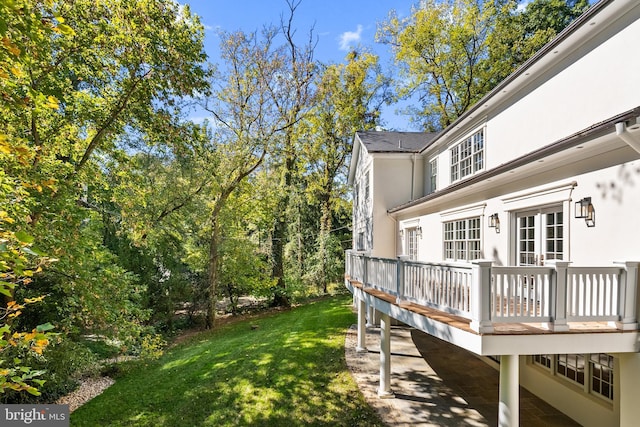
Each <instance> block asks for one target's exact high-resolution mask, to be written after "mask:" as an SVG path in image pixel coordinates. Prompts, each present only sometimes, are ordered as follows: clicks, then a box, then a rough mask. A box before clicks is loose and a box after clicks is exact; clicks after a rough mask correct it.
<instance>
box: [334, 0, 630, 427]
mask: <svg viewBox="0 0 640 427" xmlns="http://www.w3.org/2000/svg"><path fill="white" fill-rule="evenodd" d="M639 46H640V1H637V0H601V1H600V2H598V3H596V4H594V5H593V6H591V8H590V9H589V10H588V11H587V12H586V13H585V14H584V15H582V16H581V17H580V18H578V19H577V20H576V21H575V22H574V23H572V24H571V25H570V26H569V27H568V28H567V29H565V30H564V31H563V32H562V33H561V34H559V35H558V36H557V37H556V38H555V39H554V40H553V41H552V42H551V43H549V44H548V45H547V46H545V47H544V48H543V49H542V50H541V51H540V52H538V53H537V54H536V55H535V56H534V57H532V58H531V59H530V60H529V61H527V62H526V63H525V64H524V65H523V66H522V67H520V68H519V69H518V70H517V71H516V72H514V73H513V74H512V75H510V76H509V77H508V78H507V79H505V80H504V81H503V82H501V83H500V84H499V85H498V86H497V87H496V88H495V89H494V90H493V91H491V92H490V93H489V94H487V95H486V96H485V97H484V98H483V99H481V100H480V101H479V102H478V103H477V104H476V105H475V106H474V107H472V108H471V109H470V110H469V111H467V112H466V113H465V114H464V115H463V116H462V117H460V118H459V119H458V120H457V121H456V122H455V123H453V124H452V125H451V126H449V127H448V128H446V129H445V130H444V131H442V132H441V133H438V134H437V135H434V134H424V133H407V132H359V133H357V134H356V136H355V138H354V149H353V157H352V162H351V170H350V175H349V181H350V183H351V184H352V185H353V188H354V213H353V215H354V218H353V248H354V249H353V250H351V251H348V253H347V262H346V275H345V277H346V279H345V284H346V286H347V287H348V288H349V289H350V290H351V291H352V292H353V293H354V298H355V300H356V301H357V303H358V326H359V341H358V343H359V344H358V345H359V346H360V347H364V339H363V336H364V324H365V320H366V317H367V316H369V317H371V316H372V315H373V312H374V310H375V312H377V314H378V315H379V316H380V319H381V328H382V333H381V340H382V342H381V349H382V351H381V372H380V382H381V383H380V389H379V391H380V395H381V396H386V395H389V394H390V393H391V389H390V378H389V360H390V358H389V321H390V318H394V319H397V320H399V321H402V322H404V323H407V324H409V325H412V326H414V327H417V328H419V329H421V330H423V331H425V332H427V333H430V334H432V335H434V336H436V337H438V338H441V339H444V340H446V341H448V342H451V343H453V344H455V345H458V346H460V347H463V348H465V349H467V350H470V351H472V352H474V353H476V354H478V355H480V356H493V357H498V356H499V358H500V415H499V416H500V424H501V425H518V422H519V420H518V409H519V407H518V392H517V390H518V386H519V385H521V386H523V387H525V388H527V389H528V390H530V391H531V392H533V393H534V394H536V395H538V396H539V397H541V398H542V399H544V400H545V401H547V402H548V403H550V404H551V405H553V406H555V407H556V408H557V409H559V410H561V411H562V412H564V413H565V414H567V415H568V416H569V417H571V418H573V419H574V420H576V421H577V422H578V423H580V424H582V425H585V426H616V425H620V426H632V425H633V426H635V425H637V424H638V420H640V405H638V404H637V402H638V400H639V399H640V354H639V353H638V351H639V350H640V344H639V339H640V335H639V334H638V323H637V319H638V316H639V312H638V311H639V307H640V305H639V304H638V296H639V295H638V289H637V288H638V265H639V262H640V230H639V227H640V221H639V218H640V53H638V49H639Z"/></svg>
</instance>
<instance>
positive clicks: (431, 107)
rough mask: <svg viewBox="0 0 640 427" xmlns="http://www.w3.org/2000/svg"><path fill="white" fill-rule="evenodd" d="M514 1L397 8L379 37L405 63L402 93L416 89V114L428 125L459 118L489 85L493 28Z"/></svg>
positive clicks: (451, 0) (453, 0)
mask: <svg viewBox="0 0 640 427" xmlns="http://www.w3.org/2000/svg"><path fill="white" fill-rule="evenodd" d="M512 5H513V2H509V1H498V2H496V1H494V0H483V1H480V0H445V1H436V0H426V1H424V2H422V3H421V6H420V7H418V8H414V9H413V11H412V14H411V16H410V17H408V18H405V19H400V18H398V17H397V15H395V13H394V12H392V13H391V14H390V15H389V18H388V20H387V21H386V22H385V23H383V24H382V25H381V26H380V27H379V28H378V33H377V39H378V41H381V42H383V43H386V44H389V45H391V47H392V50H393V53H394V55H395V59H396V62H397V63H398V64H399V65H400V79H399V81H400V82H401V83H400V84H399V87H398V93H399V96H400V97H408V96H411V95H416V96H417V97H418V99H419V102H420V109H416V110H415V112H414V120H416V121H418V122H420V123H422V125H423V127H424V128H425V130H434V129H441V128H443V127H446V126H448V125H449V124H451V123H453V121H454V120H455V119H456V118H457V117H459V116H460V115H461V114H462V113H463V112H464V111H466V109H467V108H469V107H470V106H471V105H473V103H475V102H476V101H477V100H478V99H479V98H480V97H481V96H482V94H484V93H486V92H487V91H488V90H489V88H488V87H487V82H489V81H491V80H492V79H491V75H490V73H491V71H492V68H491V67H490V66H489V64H488V61H489V55H488V49H489V40H490V37H489V36H490V34H491V32H492V30H493V28H494V27H495V24H496V22H497V21H499V20H500V18H501V17H502V16H504V15H507V14H508V13H509V10H510V6H512Z"/></svg>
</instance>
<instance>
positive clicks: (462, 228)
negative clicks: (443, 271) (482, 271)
mask: <svg viewBox="0 0 640 427" xmlns="http://www.w3.org/2000/svg"><path fill="white" fill-rule="evenodd" d="M480 257H481V245H480V217H476V218H467V219H461V220H456V221H448V222H445V223H444V258H445V259H453V260H464V261H471V260H474V259H479V258H480Z"/></svg>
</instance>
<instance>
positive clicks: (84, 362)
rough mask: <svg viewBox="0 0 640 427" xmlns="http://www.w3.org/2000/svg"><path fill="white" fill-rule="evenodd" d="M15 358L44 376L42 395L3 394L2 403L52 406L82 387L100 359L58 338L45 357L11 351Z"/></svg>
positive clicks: (64, 339)
mask: <svg viewBox="0 0 640 427" xmlns="http://www.w3.org/2000/svg"><path fill="white" fill-rule="evenodd" d="M11 353H13V355H12V356H13V357H18V356H20V357H21V361H22V363H23V364H26V365H28V366H31V367H32V368H31V369H33V370H37V372H39V373H40V376H39V378H40V379H41V380H42V383H41V384H40V387H39V392H40V393H41V394H38V395H34V396H31V395H25V394H24V393H18V392H15V391H14V392H7V393H5V394H4V395H0V401H1V402H2V403H27V402H28V403H38V402H42V403H51V402H54V401H55V400H56V399H58V398H59V397H61V396H64V395H65V394H67V393H69V392H70V391H72V390H73V389H75V388H76V387H77V385H78V381H79V380H80V378H81V377H82V376H83V375H90V374H91V373H95V371H96V370H97V358H96V356H95V355H94V354H93V353H92V352H91V350H89V349H88V348H87V347H85V346H83V345H82V344H79V343H75V342H73V341H71V340H69V339H66V338H61V337H57V338H56V339H54V340H53V343H52V344H51V345H50V346H49V347H48V348H47V351H46V354H45V355H38V354H34V353H26V354H25V353H24V352H21V351H15V350H14V351H10V352H9V354H8V355H11Z"/></svg>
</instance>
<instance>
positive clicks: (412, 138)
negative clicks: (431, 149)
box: [356, 131, 436, 153]
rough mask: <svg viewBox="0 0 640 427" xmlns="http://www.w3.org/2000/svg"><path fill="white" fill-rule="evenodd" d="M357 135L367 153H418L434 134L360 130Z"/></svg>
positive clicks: (431, 139)
mask: <svg viewBox="0 0 640 427" xmlns="http://www.w3.org/2000/svg"><path fill="white" fill-rule="evenodd" d="M356 135H357V137H358V138H359V139H360V141H361V142H362V144H363V145H364V146H365V147H366V149H367V152H369V153H419V152H420V151H421V150H422V149H424V148H425V147H426V146H428V145H429V144H430V143H431V141H433V139H434V137H435V136H436V134H435V133H427V132H388V131H360V132H356Z"/></svg>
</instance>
